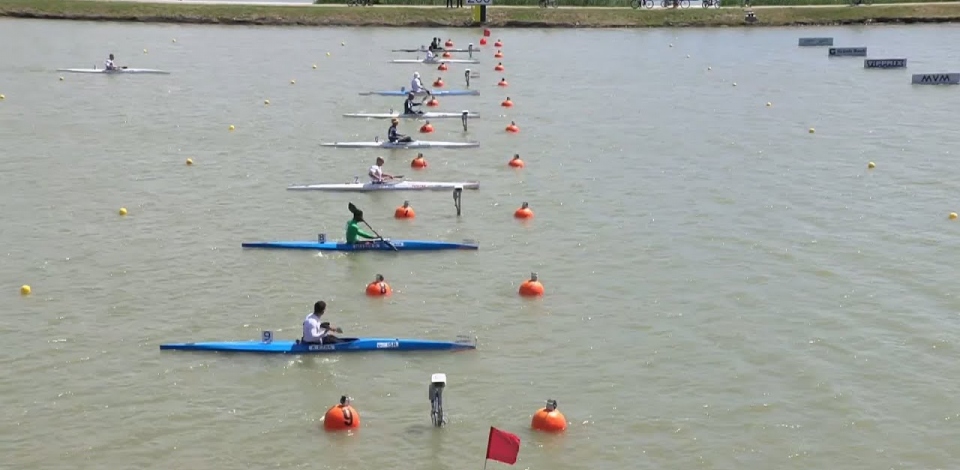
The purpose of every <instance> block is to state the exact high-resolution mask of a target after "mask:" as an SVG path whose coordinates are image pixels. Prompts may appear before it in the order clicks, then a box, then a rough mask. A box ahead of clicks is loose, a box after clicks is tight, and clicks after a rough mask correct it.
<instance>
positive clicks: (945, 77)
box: [911, 73, 960, 85]
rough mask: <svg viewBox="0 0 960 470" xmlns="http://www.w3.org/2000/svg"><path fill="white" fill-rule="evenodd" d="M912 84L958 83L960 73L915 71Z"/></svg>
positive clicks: (959, 82) (959, 81) (959, 83)
mask: <svg viewBox="0 0 960 470" xmlns="http://www.w3.org/2000/svg"><path fill="white" fill-rule="evenodd" d="M911 83H913V84H914V85H960V73H915V74H913V77H912V79H911Z"/></svg>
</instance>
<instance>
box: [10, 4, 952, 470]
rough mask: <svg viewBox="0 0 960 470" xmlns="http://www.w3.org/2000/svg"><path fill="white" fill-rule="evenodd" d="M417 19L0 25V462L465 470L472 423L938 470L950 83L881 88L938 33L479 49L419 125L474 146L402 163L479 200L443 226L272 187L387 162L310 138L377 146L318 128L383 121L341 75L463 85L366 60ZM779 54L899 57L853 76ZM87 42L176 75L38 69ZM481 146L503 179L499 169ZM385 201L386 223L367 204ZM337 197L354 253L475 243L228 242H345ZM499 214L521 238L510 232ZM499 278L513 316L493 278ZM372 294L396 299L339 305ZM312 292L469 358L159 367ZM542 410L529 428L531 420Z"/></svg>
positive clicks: (558, 40)
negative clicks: (469, 91) (322, 247)
mask: <svg viewBox="0 0 960 470" xmlns="http://www.w3.org/2000/svg"><path fill="white" fill-rule="evenodd" d="M432 36H442V37H444V38H447V37H450V38H453V39H454V40H455V41H456V42H457V43H458V45H465V44H466V43H468V42H476V41H477V40H478V39H479V32H478V31H468V30H450V31H444V30H436V31H429V30H420V31H413V30H397V29H364V30H359V29H336V28H330V29H306V28H302V29H298V28H287V29H283V28H244V27H210V26H203V27H193V26H171V25H134V24H129V25H128V24H96V23H82V22H34V21H11V20H0V43H3V44H7V45H10V44H15V45H16V46H15V47H0V93H3V94H4V95H5V96H6V99H5V100H4V101H2V102H0V142H2V144H3V145H2V146H0V215H2V221H3V223H2V224H0V241H2V242H3V248H4V251H3V256H2V269H0V285H2V286H4V289H3V292H5V293H4V294H2V295H0V311H2V312H3V314H4V316H5V319H4V320H5V321H3V322H2V325H0V340H2V342H3V344H4V346H5V347H4V348H2V352H0V366H2V372H0V395H2V396H3V397H4V398H5V400H4V405H5V406H4V407H3V413H4V416H3V418H4V419H2V420H0V433H2V435H3V436H4V439H3V440H2V444H0V454H2V455H3V456H4V458H3V462H4V466H6V467H7V468H18V469H57V468H81V469H88V468H89V469H99V468H104V467H108V466H113V467H116V466H118V465H119V466H125V467H130V468H165V469H166V468H209V467H217V468H223V467H227V466H232V467H238V468H266V467H276V468H293V467H309V468H324V469H347V468H349V469H379V468H418V469H426V470H453V469H457V470H459V469H463V468H480V467H481V466H482V465H483V452H484V446H485V444H486V440H485V438H486V431H487V428H488V426H491V425H494V426H498V427H501V428H503V429H506V430H509V431H513V432H516V433H517V434H519V435H520V436H521V438H522V439H523V442H524V444H523V449H522V450H521V454H520V459H521V460H520V462H518V468H530V469H534V468H537V469H560V468H563V469H566V468H569V469H583V468H589V469H592V470H621V469H625V468H637V469H665V468H677V469H681V468H683V469H689V468H705V469H758V470H759V469H764V470H765V469H771V468H776V469H810V468H833V469H864V470H867V469H869V470H876V469H881V468H884V469H886V468H894V469H901V468H903V469H919V468H923V469H933V468H950V467H953V466H955V462H956V461H957V459H958V458H960V450H958V447H957V445H956V442H957V440H958V438H960V429H958V423H960V399H958V398H957V396H958V394H957V393H956V392H957V391H958V384H957V379H956V377H957V376H958V374H960V365H958V362H957V360H956V359H957V346H956V345H957V339H956V336H957V334H958V333H960V328H958V326H957V321H958V316H957V309H958V307H960V302H958V300H957V298H956V296H955V295H954V292H953V291H954V290H955V285H954V284H953V281H954V280H955V279H954V278H953V274H954V267H955V266H956V265H957V263H958V261H960V259H958V258H960V254H958V253H960V252H958V250H957V249H956V248H957V245H958V244H957V242H956V238H955V235H956V233H957V231H958V230H960V226H958V225H957V223H956V222H952V221H950V220H948V218H947V214H948V213H950V212H951V211H956V210H960V207H958V206H960V202H958V201H957V200H956V194H957V191H958V190H960V183H958V182H957V179H956V178H954V177H953V173H954V170H955V168H956V164H957V158H956V154H955V152H954V148H955V145H956V141H957V137H958V132H957V130H956V125H955V109H956V103H957V100H958V95H957V92H958V90H957V89H956V88H953V87H915V86H910V84H909V83H910V73H919V72H955V71H957V70H956V68H957V67H956V64H957V63H958V59H960V50H958V49H957V48H955V47H953V46H952V44H955V43H956V41H957V40H960V30H958V29H957V27H955V26H937V27H916V28H914V27H911V28H850V29H817V30H803V29H714V30H695V29H686V30H649V31H536V30H523V31H506V30H504V31H495V32H494V37H495V38H496V37H500V38H502V39H503V40H504V42H505V46H504V48H503V51H504V54H505V57H504V59H503V63H504V65H505V66H506V71H505V72H504V73H503V74H498V73H494V72H493V71H492V68H493V66H494V64H495V63H496V61H495V60H494V59H493V58H492V54H493V51H492V50H488V51H487V52H485V53H484V54H483V56H482V64H480V65H478V66H472V68H473V70H474V71H476V72H479V75H480V77H479V78H477V79H475V80H474V83H473V86H474V87H476V88H478V89H480V90H481V96H480V97H465V98H446V99H442V100H441V102H442V103H441V106H440V108H439V110H441V111H460V110H462V109H470V110H475V111H477V112H479V113H481V115H482V117H481V119H479V120H475V121H473V122H472V124H471V126H470V127H469V130H468V131H467V132H464V131H463V130H462V129H461V128H460V125H459V122H457V120H449V121H440V120H438V121H436V122H434V125H435V126H436V128H437V132H435V133H434V134H433V135H432V136H431V137H430V139H433V140H479V141H480V142H481V145H482V146H481V147H480V148H479V149H472V150H432V151H428V152H425V153H426V157H427V159H428V161H429V162H430V167H429V169H427V170H425V171H422V172H417V173H416V174H415V175H416V176H415V177H416V178H417V179H423V180H433V181H454V180H463V179H476V180H479V181H481V183H482V187H481V189H480V190H479V191H469V192H466V193H465V194H464V199H463V215H462V216H461V217H459V218H458V217H457V216H456V214H455V211H454V207H453V202H452V200H451V197H450V195H449V194H448V193H407V194H361V195H347V194H320V193H315V194H305V193H290V192H286V191H285V190H284V188H285V186H286V185H288V184H291V183H318V182H345V181H348V180H351V179H352V177H353V176H354V175H362V174H363V173H364V172H365V171H366V168H367V167H369V165H371V164H372V163H373V160H374V159H375V157H376V156H378V155H385V156H386V157H387V159H388V163H387V170H388V171H391V172H395V173H401V174H404V173H405V174H407V175H411V176H412V175H413V174H414V171H413V170H410V169H409V166H408V162H409V160H410V159H411V158H412V157H413V155H414V153H412V152H408V151H396V152H389V153H384V152H377V151H372V150H342V149H325V148H320V147H319V146H318V144H319V143H320V142H321V141H332V140H367V139H372V138H373V137H374V136H375V135H381V136H382V135H383V134H384V133H385V131H386V127H387V125H386V123H385V122H383V121H364V120H355V119H354V120H348V119H344V118H342V117H341V116H340V115H341V114H342V113H349V112H385V111H387V110H388V109H389V108H391V107H393V108H399V107H400V106H401V100H399V99H391V98H383V97H361V96H358V95H357V93H358V92H360V91H368V90H376V89H389V88H397V87H399V86H401V85H403V84H405V83H407V81H408V80H409V77H410V75H411V73H412V72H413V71H414V70H420V71H421V73H423V74H424V76H425V77H424V78H426V79H428V80H430V81H432V80H433V79H434V78H436V76H438V75H442V76H445V77H446V80H447V83H448V88H461V87H462V86H463V84H462V81H461V77H462V75H463V70H464V68H463V66H453V67H451V69H450V71H448V72H446V73H440V72H437V71H436V70H435V69H434V68H433V67H419V66H415V65H393V64H388V63H387V61H388V60H390V59H392V58H397V57H400V56H401V55H397V54H391V53H389V52H388V50H389V49H391V48H398V47H416V46H418V45H420V44H423V43H425V42H427V41H428V40H429V38H430V37H432ZM800 36H833V37H835V38H836V41H837V45H838V46H868V47H869V48H870V52H871V54H870V55H871V57H875V58H887V57H907V58H909V60H910V68H909V69H908V70H886V71H865V70H864V69H863V68H862V62H861V59H858V58H851V59H832V60H831V59H828V58H827V52H826V51H825V50H824V49H822V48H804V49H800V48H798V47H796V41H797V38H798V37H800ZM174 39H176V42H174V41H173V40H174ZM341 42H343V44H344V45H342V46H341ZM671 45H672V46H671ZM144 50H146V51H147V52H146V53H145V52H143V51H144ZM109 52H113V53H115V54H117V56H118V60H119V62H121V63H122V64H125V65H128V66H131V67H143V68H159V69H165V70H170V71H172V72H173V73H172V74H171V75H167V76H144V75H141V76H121V77H116V76H100V75H71V74H64V75H63V78H64V80H63V81H60V80H59V79H58V78H59V77H60V76H61V74H59V73H57V72H56V71H55V69H57V68H66V67H91V66H93V65H94V64H98V65H99V64H100V63H102V61H103V59H104V57H105V56H106V54H107V53H109ZM328 52H329V56H328ZM313 64H316V65H317V68H316V69H313V68H312V65H313ZM501 76H502V77H505V78H507V80H508V81H509V82H510V87H509V88H507V89H505V90H504V89H500V88H497V87H496V86H494V84H495V83H496V82H497V81H498V80H499V79H500V78H501ZM291 80H295V84H291V83H290V81H291ZM734 84H736V86H734ZM507 96H509V97H511V98H512V99H513V101H514V102H515V103H516V106H515V107H514V108H512V109H510V110H504V109H503V108H500V107H499V105H498V104H499V103H500V101H502V100H503V99H504V98H506V97H507ZM265 99H269V100H270V105H269V106H265V105H264V104H263V101H264V100H265ZM767 102H770V103H771V104H772V106H770V107H767V106H766V103H767ZM510 121H516V122H517V124H518V125H519V126H520V127H521V129H522V132H521V133H520V134H518V135H508V134H506V133H505V132H504V131H503V129H504V126H506V125H507V124H508V123H509V122H510ZM230 125H235V126H236V130H235V131H234V132H229V131H228V126H230ZM414 126H415V125H414V124H413V123H405V124H403V129H402V130H405V131H407V132H410V133H413V132H414V130H415V127H414ZM811 127H812V128H815V129H816V133H815V134H810V133H808V129H809V128H811ZM514 153H519V154H520V155H521V156H522V157H523V158H524V160H526V162H527V168H526V169H524V170H522V171H513V170H511V169H509V168H507V166H506V161H507V160H508V159H509V157H510V156H512V155H513V154H514ZM188 157H189V158H192V159H193V160H194V162H195V165H193V166H191V167H188V166H186V165H185V164H184V161H185V160H186V159H187V158H188ZM869 161H874V162H876V164H877V167H876V169H874V170H868V169H867V162H869ZM405 199H407V200H410V202H411V204H412V205H413V207H414V208H415V209H416V210H417V213H418V217H417V219H416V220H413V221H396V220H394V219H392V216H391V215H392V211H393V209H394V208H395V207H396V206H398V205H400V204H402V203H403V201H404V200H405ZM349 201H352V202H354V203H355V204H357V205H359V206H360V207H361V208H363V209H364V210H365V212H366V214H367V219H368V220H369V221H370V222H371V223H372V224H373V225H374V227H375V228H376V229H377V230H378V231H379V232H381V233H383V234H385V235H386V236H390V237H394V238H404V237H406V238H418V239H448V240H460V239H464V238H471V239H478V240H479V241H480V243H481V249H480V250H479V251H478V252H451V253H437V254H433V255H430V254H403V255H390V254H370V253H368V254H361V255H349V256H344V255H337V254H325V255H323V256H320V255H318V254H316V253H310V252H297V253H287V252H271V251H252V250H247V251H245V250H242V249H241V248H240V243H241V241H253V240H262V239H286V240H298V239H300V240H308V239H312V238H314V237H315V236H316V234H317V233H318V232H326V233H328V234H331V236H332V237H340V236H342V234H341V231H342V230H343V226H344V224H345V222H346V220H347V219H348V218H349V213H348V212H347V210H346V205H347V202H349ZM524 201H526V202H529V203H530V205H531V207H532V208H533V210H534V211H536V214H537V217H536V218H535V219H533V220H532V221H530V222H528V223H520V222H518V221H516V220H514V219H513V218H512V216H511V214H512V212H513V210H514V209H515V208H516V207H518V206H519V205H520V204H521V203H522V202H524ZM120 207H126V208H127V209H128V210H129V215H128V216H127V217H119V216H117V210H118V209H119V208H120ZM531 271H537V272H538V273H539V274H540V276H541V279H542V280H543V282H544V284H545V286H546V288H547V296H546V297H545V298H544V299H542V300H538V301H525V300H523V299H520V298H518V297H517V295H516V290H517V286H518V283H519V282H521V281H522V280H524V279H525V278H526V276H528V275H529V273H530V272H531ZM377 273H382V274H384V275H385V276H386V277H387V280H388V281H389V282H391V284H392V285H393V287H394V289H395V291H396V292H395V294H394V296H392V297H391V298H389V299H368V298H366V297H365V296H364V295H363V287H364V285H365V283H366V282H369V281H370V280H371V279H372V278H373V277H374V276H375V275H376V274H377ZM21 284H30V285H31V286H32V287H33V295H31V296H29V297H21V296H20V295H19V293H18V288H19V286H20V285H21ZM321 298H322V299H326V300H327V301H328V302H329V303H330V315H329V316H330V319H331V320H332V321H334V322H335V323H340V324H342V326H344V327H345V328H346V329H347V330H348V332H349V333H351V334H356V335H385V336H394V335H396V336H401V337H422V338H436V339H445V338H452V337H453V336H454V335H457V334H471V335H477V336H479V338H480V345H479V348H478V350H477V351H474V352H469V353H458V354H410V355H391V354H367V355H349V356H329V357H311V358H296V357H295V358H284V357H237V356H224V355H199V354H184V353H180V354H178V353H172V354H167V353H164V354H161V353H160V352H159V351H158V348H157V346H158V344H160V343H161V342H167V341H190V340H204V339H207V340H219V339H223V340H226V339H254V338H257V337H259V332H260V331H261V330H263V329H271V330H275V331H277V332H278V333H277V334H278V336H282V337H292V336H294V335H298V334H299V327H300V322H301V320H302V318H303V316H304V315H305V314H306V313H307V311H308V309H309V306H310V305H311V304H312V303H313V302H314V301H316V300H317V299H321ZM434 372H445V373H446V374H447V375H448V377H449V382H450V383H449V386H448V388H447V392H446V398H447V408H448V411H449V412H450V413H451V414H452V416H451V421H452V422H451V425H450V426H449V427H448V428H445V429H443V430H434V429H432V428H430V427H429V403H428V401H427V397H426V389H427V382H428V381H429V377H430V374H432V373H434ZM341 394H349V395H352V396H353V397H354V399H355V404H356V407H357V409H358V410H359V412H360V414H361V416H362V421H363V426H362V429H361V430H360V431H359V432H358V433H356V434H354V435H352V436H345V435H327V434H325V433H323V432H322V431H320V430H319V427H320V424H321V423H320V418H321V416H322V414H323V411H324V410H325V409H326V408H327V407H328V406H330V405H332V404H334V403H335V402H336V400H337V399H338V398H339V396H340V395H341ZM547 398H555V399H557V400H559V402H560V408H561V410H562V411H563V412H564V413H565V414H566V416H567V418H568V420H569V422H570V427H569V429H568V431H567V432H566V434H564V435H562V436H549V435H540V434H534V433H532V432H530V431H528V430H527V428H528V426H529V420H530V415H531V414H532V413H533V412H534V411H535V410H536V409H537V408H539V407H540V406H542V404H543V401H544V400H545V399H547ZM497 465H499V464H491V466H497Z"/></svg>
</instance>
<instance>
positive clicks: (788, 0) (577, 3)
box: [314, 0, 957, 8]
mask: <svg viewBox="0 0 960 470" xmlns="http://www.w3.org/2000/svg"><path fill="white" fill-rule="evenodd" d="M691 1H692V2H697V1H698V0H691ZM869 1H870V3H871V4H874V5H883V4H891V3H944V2H956V1H957V0H869ZM557 2H558V3H559V4H560V6H565V7H621V8H629V7H630V0H557ZM656 2H657V4H659V3H660V0H656ZM721 2H722V3H721V5H723V6H730V7H739V6H742V5H743V0H721ZM314 3H316V4H317V5H337V4H340V5H342V4H345V3H346V1H345V0H314ZM494 3H495V4H496V5H506V6H528V7H536V6H538V4H539V0H494ZM373 4H374V5H383V6H388V5H424V6H427V5H432V6H445V5H446V4H447V2H446V0H373ZM849 4H850V0H753V1H751V2H750V6H754V7H758V6H803V5H807V6H809V5H837V6H847V5H849ZM693 7H695V8H700V5H699V4H696V5H694V6H693ZM693 7H692V8H693Z"/></svg>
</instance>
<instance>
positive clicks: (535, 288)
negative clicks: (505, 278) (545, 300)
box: [519, 273, 544, 297]
mask: <svg viewBox="0 0 960 470" xmlns="http://www.w3.org/2000/svg"><path fill="white" fill-rule="evenodd" d="M543 292H544V291H543V284H541V283H540V278H539V277H538V276H537V273H530V279H527V280H526V281H523V284H520V290H519V293H520V295H521V296H523V297H540V296H542V295H543Z"/></svg>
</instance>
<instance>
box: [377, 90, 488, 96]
mask: <svg viewBox="0 0 960 470" xmlns="http://www.w3.org/2000/svg"><path fill="white" fill-rule="evenodd" d="M407 93H410V92H409V91H407V89H406V88H401V89H399V90H387V91H365V92H361V93H360V96H369V95H380V96H407ZM415 94H416V95H417V96H425V95H426V93H424V92H417V93H415ZM430 94H431V95H433V96H437V97H440V96H480V92H479V91H477V90H431V92H430Z"/></svg>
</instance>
